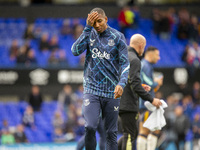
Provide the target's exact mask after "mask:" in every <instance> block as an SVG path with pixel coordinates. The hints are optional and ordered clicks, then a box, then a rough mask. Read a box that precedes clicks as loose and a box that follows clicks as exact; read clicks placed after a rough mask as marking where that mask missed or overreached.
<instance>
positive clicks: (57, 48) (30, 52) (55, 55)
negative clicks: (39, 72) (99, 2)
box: [9, 19, 83, 67]
mask: <svg viewBox="0 0 200 150" xmlns="http://www.w3.org/2000/svg"><path fill="white" fill-rule="evenodd" d="M55 30H57V29H55ZM58 30H59V31H58V33H54V34H50V32H48V31H44V30H43V29H42V28H41V27H40V26H36V25H35V24H29V25H28V26H27V29H26V30H25V33H24V37H23V40H22V42H20V41H19V40H18V39H14V40H13V41H12V43H11V45H10V48H9V60H10V62H14V63H16V64H18V65H23V66H26V67H31V66H35V67H37V65H38V63H39V59H38V57H39V56H40V55H42V56H47V63H48V65H49V66H57V65H63V66H64V65H65V66H68V58H69V57H70V54H69V53H70V52H71V49H70V48H71V46H72V44H71V43H69V42H67V41H66V43H65V44H66V45H68V49H66V48H63V47H62V46H61V39H67V38H69V39H70V40H72V41H73V42H74V41H75V40H76V39H77V38H78V37H79V36H80V34H81V33H82V31H83V26H82V25H81V24H80V23H79V22H78V21H77V20H76V19H74V22H73V23H72V24H71V23H70V21H69V19H65V20H63V22H62V24H61V25H60V26H59V27H58ZM81 59H82V58H80V63H79V65H80V66H81V65H82V60H81ZM79 65H78V66H79Z"/></svg>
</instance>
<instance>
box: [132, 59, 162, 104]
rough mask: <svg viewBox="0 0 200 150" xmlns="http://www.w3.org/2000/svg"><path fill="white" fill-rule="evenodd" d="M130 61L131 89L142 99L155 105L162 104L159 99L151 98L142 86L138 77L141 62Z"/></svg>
mask: <svg viewBox="0 0 200 150" xmlns="http://www.w3.org/2000/svg"><path fill="white" fill-rule="evenodd" d="M130 63H131V66H132V67H131V68H130V73H129V83H130V84H131V89H132V90H133V91H135V92H136V93H137V94H138V96H140V97H141V98H142V99H143V100H147V101H149V102H151V103H152V104H153V105H154V106H156V107H158V106H160V105H161V104H162V103H161V102H160V100H159V99H157V98H153V97H152V96H151V94H149V93H148V92H146V91H145V89H144V88H143V87H142V84H141V79H140V68H141V62H140V61H139V60H132V61H131V62H130Z"/></svg>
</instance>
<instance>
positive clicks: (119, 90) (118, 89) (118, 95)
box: [114, 85, 123, 99]
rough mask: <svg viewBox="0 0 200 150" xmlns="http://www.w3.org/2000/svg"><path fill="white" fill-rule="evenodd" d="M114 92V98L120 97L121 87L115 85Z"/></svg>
mask: <svg viewBox="0 0 200 150" xmlns="http://www.w3.org/2000/svg"><path fill="white" fill-rule="evenodd" d="M114 93H115V95H114V98H115V99H116V98H119V97H121V96H122V94H123V88H122V87H121V86H120V85H117V86H116V87H115V91H114Z"/></svg>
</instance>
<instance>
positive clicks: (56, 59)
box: [48, 49, 67, 66]
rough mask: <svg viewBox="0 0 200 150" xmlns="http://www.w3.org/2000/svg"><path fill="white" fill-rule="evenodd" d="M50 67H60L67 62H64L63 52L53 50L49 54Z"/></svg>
mask: <svg viewBox="0 0 200 150" xmlns="http://www.w3.org/2000/svg"><path fill="white" fill-rule="evenodd" d="M48 62H49V64H50V65H56V66H57V65H61V64H64V65H66V63H67V60H66V54H65V51H64V50H61V49H55V50H53V51H52V52H51V55H50V57H49V60H48Z"/></svg>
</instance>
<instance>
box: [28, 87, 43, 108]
mask: <svg viewBox="0 0 200 150" xmlns="http://www.w3.org/2000/svg"><path fill="white" fill-rule="evenodd" d="M42 102H43V98H42V94H41V92H40V88H39V86H37V85H33V86H32V88H31V93H30V94H29V104H30V105H31V106H32V108H33V110H34V111H40V109H41V105H42Z"/></svg>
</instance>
